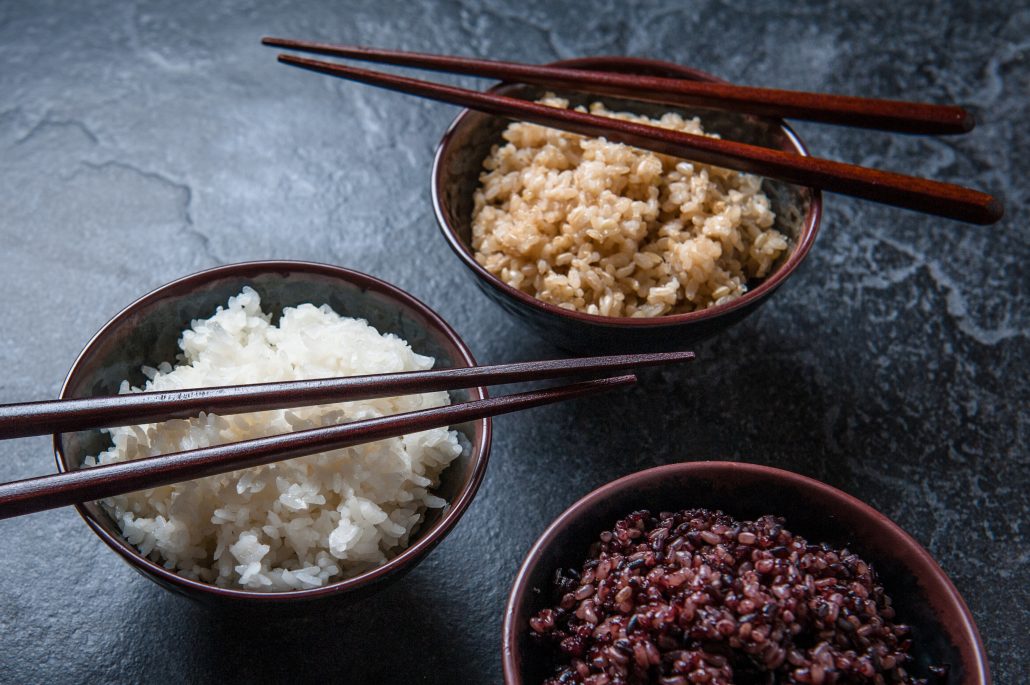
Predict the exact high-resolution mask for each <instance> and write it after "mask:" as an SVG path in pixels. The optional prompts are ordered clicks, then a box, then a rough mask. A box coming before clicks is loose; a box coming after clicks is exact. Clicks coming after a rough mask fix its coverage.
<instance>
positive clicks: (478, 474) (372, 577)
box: [53, 260, 493, 604]
mask: <svg viewBox="0 0 1030 685" xmlns="http://www.w3.org/2000/svg"><path fill="white" fill-rule="evenodd" d="M277 271H278V272H302V273H307V274H316V275H322V276H329V277H332V278H335V279H338V280H341V281H345V282H348V283H351V284H354V285H357V286H359V287H360V288H362V290H372V291H375V292H377V293H380V294H383V295H385V296H387V297H388V298H390V299H391V300H394V301H396V302H399V303H401V304H403V305H405V306H406V307H408V308H410V309H411V310H413V311H415V312H416V313H417V314H419V315H420V316H422V317H424V318H425V319H426V320H427V321H428V322H429V324H430V326H432V327H435V328H436V329H437V331H438V332H440V333H442V334H443V337H444V339H445V340H446V342H447V343H448V344H449V345H450V346H451V347H452V348H453V350H454V352H455V356H456V360H457V361H463V362H464V363H465V364H467V365H468V366H476V360H475V357H473V356H472V352H471V351H470V350H469V348H468V346H467V345H466V344H465V342H464V341H463V340H462V339H461V337H460V336H459V335H458V334H457V333H456V332H455V331H454V329H453V328H451V326H450V325H449V324H448V323H447V322H446V321H444V320H443V319H442V318H441V317H440V315H439V314H437V313H436V312H435V311H433V310H432V309H431V308H430V307H429V306H428V305H426V304H425V303H423V302H422V301H421V300H418V299H417V298H415V297H414V296H413V295H411V294H409V293H407V292H405V291H404V290H401V289H400V288H398V287H397V286H395V285H393V284H391V283H387V282H386V281H384V280H381V279H379V278H376V277H374V276H370V275H368V274H365V273H362V272H360V271H354V270H352V269H346V268H343V267H338V266H332V265H330V264H322V263H318V262H310V261H294V260H255V261H246V262H236V263H233V264H224V265H221V266H216V267H213V268H210V269H205V270H203V271H198V272H196V273H192V274H189V275H186V276H182V277H180V278H177V279H175V280H173V281H171V282H169V283H166V284H164V285H161V286H159V287H158V288H156V289H154V290H152V291H150V292H148V293H147V294H145V295H143V296H142V297H139V298H138V299H136V300H134V301H133V302H132V303H131V304H129V305H127V306H126V307H124V308H123V309H122V310H121V311H120V312H119V313H118V314H116V315H115V316H114V317H113V318H112V319H111V320H110V321H108V322H107V323H106V324H104V325H103V326H102V327H101V328H100V330H98V331H97V332H96V333H95V334H94V335H93V336H92V337H91V338H90V340H89V342H88V343H86V345H85V347H83V349H82V351H81V352H80V353H79V354H78V356H77V357H76V358H75V361H74V362H73V363H72V366H71V368H70V369H69V371H68V375H67V376H66V377H65V380H64V383H63V384H62V386H61V394H60V398H61V399H65V398H66V397H67V395H68V392H69V388H70V386H71V384H72V382H73V380H75V379H76V376H77V375H78V374H79V373H81V372H82V368H81V365H82V364H83V362H84V360H85V358H86V357H87V356H88V354H89V353H90V352H91V351H92V350H93V347H94V346H95V345H96V344H97V343H98V342H99V341H100V340H102V339H103V338H105V337H106V336H108V335H110V334H111V333H112V332H113V331H114V330H115V329H117V328H119V327H120V326H122V325H123V324H125V322H126V320H127V319H129V318H130V317H132V316H134V315H135V314H136V312H137V311H138V310H139V309H141V308H143V307H146V306H149V305H152V304H154V303H156V302H158V301H160V300H161V299H164V298H166V297H168V296H171V295H181V292H182V291H184V290H185V291H186V292H192V291H193V290H194V289H196V288H197V287H198V286H202V285H204V284H206V283H209V282H212V281H215V280H218V279H220V278H223V277H228V276H239V277H240V278H241V279H246V278H248V277H253V276H254V275H257V274H263V273H268V272H277ZM469 390H470V393H471V395H472V399H484V398H486V397H487V391H486V388H484V387H476V388H470V389H469ZM475 426H476V429H475V433H474V436H473V438H474V439H473V440H472V441H471V443H472V445H471V448H470V449H471V450H472V453H471V457H470V458H471V459H472V460H473V464H472V473H471V475H470V477H469V479H468V480H467V481H466V482H465V483H464V485H463V486H462V488H461V490H460V492H459V493H458V496H457V497H455V498H454V500H453V501H452V502H450V503H449V506H448V509H447V511H445V512H444V513H443V515H442V516H441V517H440V519H439V520H438V521H437V522H436V523H435V524H434V525H433V526H432V527H431V528H429V529H428V530H426V531H424V534H423V535H420V536H419V538H418V539H417V540H416V541H415V542H414V543H413V544H411V545H410V546H408V547H406V548H405V549H404V550H402V551H401V552H400V553H399V554H398V555H397V556H395V557H393V558H391V559H390V560H388V561H387V562H386V563H385V564H383V565H382V566H379V567H377V568H374V569H372V570H370V571H366V572H365V573H362V574H359V575H357V576H354V577H352V578H346V579H343V580H339V581H336V582H332V583H329V584H327V585H323V586H321V587H317V588H309V589H305V590H287V591H283V592H256V591H252V590H242V589H234V588H223V587H218V586H216V585H212V584H210V583H205V582H202V581H198V580H192V579H190V578H186V577H184V576H181V575H179V574H177V573H175V572H174V571H171V570H168V569H166V568H164V567H163V566H161V565H160V564H158V563H156V562H154V561H152V560H150V559H148V558H146V557H144V556H143V555H141V554H140V553H139V552H138V551H137V550H136V548H135V547H134V546H132V545H131V544H129V543H128V542H127V541H125V540H123V539H122V538H121V536H118V535H112V534H111V533H109V532H108V531H107V530H106V529H105V528H104V527H103V526H102V525H101V524H100V522H99V521H98V520H97V519H96V518H95V517H94V516H93V514H92V513H90V512H89V510H87V509H86V508H85V506H84V505H83V504H76V505H75V509H76V511H78V513H79V516H81V517H82V519H83V520H84V521H85V522H86V524H87V525H88V526H89V527H90V528H91V529H92V530H93V532H94V533H96V535H97V536H98V537H100V539H101V540H103V541H104V542H105V543H106V544H107V546H108V547H110V548H111V549H113V550H114V551H115V552H117V553H118V554H119V556H121V557H122V559H123V560H125V561H126V562H128V563H129V565H130V566H132V567H133V568H135V569H137V570H139V571H142V572H143V573H144V574H145V575H148V576H151V577H153V578H152V579H154V580H158V579H159V580H162V581H165V582H167V583H170V584H171V585H173V586H174V587H175V588H176V589H178V590H180V591H183V592H184V593H185V594H187V595H192V594H196V593H200V594H202V595H214V596H216V597H219V598H228V599H232V600H248V601H253V602H260V603H266V604H275V603H282V602H288V601H290V600H304V599H314V598H323V597H329V596H336V595H341V594H345V593H347V592H351V591H353V590H357V589H358V588H361V587H365V586H369V585H372V584H375V583H376V582H378V581H380V580H382V579H383V578H384V577H386V576H388V575H390V574H392V573H393V572H395V571H398V570H401V569H405V568H408V567H409V566H411V565H413V564H414V562H416V561H417V560H418V559H419V558H420V557H421V556H422V555H423V554H424V553H426V552H428V551H429V550H431V549H432V548H433V547H434V546H435V545H436V544H437V543H438V542H440V540H442V539H443V538H444V537H445V536H446V535H447V534H448V533H449V532H450V531H451V529H452V528H454V526H455V525H456V524H457V522H458V520H459V519H460V518H461V517H462V515H463V514H464V513H465V511H466V510H467V509H468V507H469V505H470V504H471V503H472V500H473V499H474V498H475V495H476V493H477V491H478V490H479V487H480V485H481V484H482V482H483V478H484V476H485V474H486V467H487V463H488V462H489V458H490V446H491V442H492V437H493V423H492V421H491V420H490V419H489V418H486V419H481V420H479V421H476V422H475ZM61 438H62V434H56V435H54V438H53V448H54V458H55V460H56V462H57V469H58V471H59V472H62V473H63V472H65V471H67V470H69V469H68V465H67V464H66V462H65V455H64V448H63V447H64V446H63V442H62V439H61Z"/></svg>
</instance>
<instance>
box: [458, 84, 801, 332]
mask: <svg viewBox="0 0 1030 685" xmlns="http://www.w3.org/2000/svg"><path fill="white" fill-rule="evenodd" d="M541 102H543V103H544V104H547V105H551V106H554V107H567V106H568V102H567V101H566V100H563V99H560V98H556V97H553V96H548V97H547V98H544V99H543V100H541ZM580 109H582V108H580ZM590 112H591V113H592V114H598V115H603V116H610V117H614V118H618V119H627V120H631V121H636V122H640V123H649V124H655V125H658V126H661V127H664V128H669V129H673V130H677V131H684V132H686V133H695V134H704V131H703V130H702V129H701V124H700V122H699V120H698V119H697V118H694V119H684V118H683V117H682V116H680V115H679V114H674V113H667V114H665V115H663V116H662V118H661V119H649V118H647V117H645V116H638V115H634V114H629V113H613V112H610V111H608V110H607V109H605V108H604V106H603V105H602V104H601V103H599V102H595V103H594V104H592V105H591V106H590ZM706 135H708V134H706ZM504 139H505V140H507V141H508V142H507V144H505V145H501V146H494V147H493V149H492V150H491V153H490V156H489V157H487V158H486V160H484V162H483V168H484V169H485V171H484V172H483V173H482V174H481V175H480V187H479V188H478V189H477V190H476V193H475V206H474V208H473V223H472V245H473V248H474V249H475V251H476V260H477V261H478V262H479V263H480V264H481V265H483V266H484V267H485V268H486V269H488V270H489V271H490V272H491V273H493V274H494V275H496V276H498V277H499V278H500V279H501V280H503V281H504V282H505V283H507V284H509V285H511V286H512V287H515V288H518V289H519V290H522V291H524V292H526V293H529V294H530V295H533V296H534V297H536V298H538V299H540V300H542V301H544V302H548V303H550V304H554V305H557V306H559V307H563V308H565V309H574V310H577V311H581V312H586V313H588V314H598V315H601V316H633V317H649V316H661V315H663V314H675V313H681V312H689V311H694V310H697V309H704V308H706V307H711V306H714V305H718V304H722V303H723V302H727V301H729V300H732V299H734V298H736V297H739V296H741V295H742V294H744V292H745V291H746V290H747V284H748V281H749V280H751V279H756V278H762V277H764V276H766V275H767V274H769V273H770V271H771V270H772V269H773V268H774V266H775V265H776V264H777V261H778V260H779V259H780V257H781V256H783V255H784V253H785V252H786V251H787V249H788V248H789V246H790V241H789V240H788V238H787V236H785V235H783V234H782V233H780V232H779V231H777V230H776V229H775V228H773V224H774V222H775V218H776V217H775V215H774V213H773V211H772V208H771V205H770V202H769V198H768V197H767V196H766V195H765V193H763V192H762V189H761V185H762V180H761V178H759V177H758V176H752V175H750V174H742V173H738V172H736V171H730V170H728V169H723V168H720V167H714V166H709V165H706V164H699V163H693V162H688V161H686V160H683V159H679V158H676V157H670V156H668V155H662V154H658V153H656V152H650V151H647V150H641V149H638V148H634V147H630V146H627V145H621V144H615V143H609V142H607V141H606V140H604V139H603V138H586V137H583V136H580V135H576V134H573V133H567V132H565V131H559V130H557V129H552V128H546V127H543V126H538V125H535V124H528V123H523V122H517V123H513V124H511V125H510V126H508V128H507V129H505V131H504Z"/></svg>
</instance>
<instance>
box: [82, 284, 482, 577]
mask: <svg viewBox="0 0 1030 685" xmlns="http://www.w3.org/2000/svg"><path fill="white" fill-rule="evenodd" d="M179 346H180V347H181V349H182V355H181V357H180V363H179V364H178V365H177V366H175V367H174V368H173V367H172V366H171V365H170V364H167V363H163V364H161V365H160V366H159V367H158V368H157V369H153V368H146V367H144V372H145V373H146V374H147V376H148V377H149V379H150V380H149V381H147V383H146V385H145V387H143V388H130V387H129V384H128V383H127V382H123V384H122V389H121V392H123V393H125V392H139V391H141V390H180V389H183V388H199V387H206V386H216V385H236V384H243V383H258V382H273V381H289V380H303V379H311V378H325V377H329V376H349V375H356V374H366V373H390V372H396V371H416V370H422V369H429V368H431V367H432V366H433V359H432V358H431V357H424V356H421V355H418V354H415V353H414V352H413V351H412V350H411V347H410V346H408V344H407V343H406V342H405V341H403V340H401V339H400V338H398V337H397V336H395V335H390V334H387V335H381V334H380V333H379V332H378V331H376V330H375V329H374V328H372V327H371V326H369V325H368V323H366V322H365V321H362V320H359V319H350V318H345V317H342V316H340V315H338V314H337V313H336V312H334V311H333V310H332V309H330V308H329V307H328V306H325V305H323V306H322V307H315V306H313V305H310V304H303V305H300V306H299V307H287V308H286V309H285V310H284V311H283V315H282V317H281V319H280V321H279V324H278V325H277V326H276V325H272V323H271V315H270V314H265V313H263V312H262V310H261V302H260V298H259V296H258V294H257V293H256V292H255V291H254V290H252V289H250V288H244V290H243V292H242V293H240V294H239V295H238V296H236V297H233V298H231V299H230V300H229V303H228V306H227V307H225V308H222V307H219V309H218V311H217V313H215V315H214V316H212V317H211V318H210V319H205V320H199V321H194V322H193V325H192V327H191V328H190V329H189V330H187V331H185V332H184V333H183V334H182V338H181V339H180V341H179ZM448 403H449V399H448V396H447V393H446V392H436V393H427V394H422V395H406V396H403V397H386V398H379V399H367V400H356V401H353V402H343V403H339V404H333V405H323V406H315V407H296V408H293V409H279V410H273V411H264V412H257V413H251V414H237V415H234V416H224V417H222V416H216V415H214V414H201V415H200V416H199V417H198V418H192V419H189V420H175V421H165V422H163V423H156V424H148V425H142V426H126V427H121V428H112V429H110V430H109V432H110V434H111V438H112V440H113V442H114V445H113V446H112V447H111V448H110V449H108V450H106V451H105V452H102V453H101V454H100V455H99V456H97V457H96V458H95V459H94V458H92V457H89V458H87V459H86V460H85V462H84V466H94V465H96V464H98V463H100V464H111V463H115V462H121V461H126V460H129V459H140V458H143V457H149V456H155V455H158V454H167V453H170V452H178V451H181V450H189V449H195V448H198V447H207V446H209V445H219V444H223V443H228V442H237V441H239V440H246V439H250V438H256V437H263V436H267V435H274V434H279V433H286V432H290V431H297V430H304V429H307V428H316V427H319V426H324V425H334V424H339V423H347V422H350V421H356V420H360V419H369V418H374V417H379V416H385V415H388V414H397V413H400V412H406V411H413V410H416V409H423V408H431V407H438V406H443V405H446V404H448ZM461 451H462V446H461V445H460V444H459V442H458V434H457V433H456V432H455V431H450V430H448V429H446V428H437V429H433V430H429V431H425V432H422V433H416V434H412V435H406V436H403V437H398V438H390V439H387V440H380V441H378V442H374V443H370V444H367V445H358V446H355V447H348V448H345V449H340V450H333V451H331V452H324V453H321V454H314V455H311V456H308V457H301V458H298V459H290V460H288V461H283V462H279V463H276V464H269V465H267V466H260V467H257V468H252V469H246V470H241V471H235V472H232V473H227V474H223V475H220V476H211V477H208V478H202V479H199V480H194V481H190V482H187V483H176V484H174V485H167V486H163V487H159V488H153V489H151V490H144V491H141V492H133V493H129V494H127V495H119V496H117V497H111V498H108V499H106V500H104V501H103V505H104V507H105V509H107V511H108V512H109V513H110V515H111V517H112V518H113V519H114V520H115V522H116V523H117V524H118V526H119V527H120V528H121V531H122V534H123V535H124V536H125V538H126V540H128V542H129V543H130V544H132V545H134V546H136V547H137V548H138V549H139V551H140V553H141V554H143V555H144V556H147V557H150V558H151V559H153V560H154V561H156V562H158V563H160V564H163V565H164V567H165V568H168V569H170V570H173V571H175V572H176V573H179V574H180V575H183V576H185V577H187V578H193V579H196V580H201V581H204V582H208V583H214V584H215V585H219V586H222V587H237V588H244V589H247V590H258V591H271V592H274V591H282V590H303V589H307V588H313V587H319V586H322V585H325V584H326V583H328V582H331V581H334V580H340V579H342V578H346V577H350V576H354V575H356V574H358V573H361V572H363V571H366V570H369V569H371V568H375V567H376V566H380V565H382V564H384V563H385V562H386V561H387V560H388V559H389V558H391V557H392V556H394V555H395V554H397V553H398V552H399V551H401V550H402V549H404V548H405V547H407V546H408V543H409V541H410V540H411V537H412V535H413V534H414V532H415V531H416V529H417V528H418V526H419V524H420V523H421V522H422V519H423V515H424V513H425V510H426V509H427V508H440V507H443V506H445V505H446V502H445V501H444V500H442V499H441V498H439V497H437V496H435V495H433V494H432V493H431V491H430V490H431V488H432V487H434V486H435V485H436V484H437V483H438V480H439V475H440V472H441V471H443V469H445V468H446V467H447V465H448V464H449V463H450V462H451V461H452V460H454V459H455V458H456V457H457V456H458V455H460V454H461Z"/></svg>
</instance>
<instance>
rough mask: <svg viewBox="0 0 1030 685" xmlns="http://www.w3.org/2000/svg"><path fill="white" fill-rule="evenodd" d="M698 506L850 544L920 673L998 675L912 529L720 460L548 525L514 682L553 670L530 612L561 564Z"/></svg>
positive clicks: (518, 623)
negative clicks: (903, 629)
mask: <svg viewBox="0 0 1030 685" xmlns="http://www.w3.org/2000/svg"><path fill="white" fill-rule="evenodd" d="M697 507H703V508H707V509H720V510H722V511H723V512H725V513H726V514H728V515H730V516H732V517H734V518H736V519H738V520H754V519H755V518H757V517H759V516H762V515H765V514H774V515H778V516H783V517H785V518H786V528H787V529H788V530H790V531H792V532H793V533H795V534H796V535H800V536H802V537H804V538H805V539H806V540H808V541H809V542H811V543H820V542H828V543H830V544H831V545H833V546H834V547H837V548H840V547H847V548H848V549H849V550H851V551H852V552H854V553H856V554H858V555H859V556H860V557H862V559H864V560H865V561H867V562H869V563H870V564H872V566H873V567H874V568H875V569H876V572H877V574H878V575H879V579H880V582H881V583H882V584H883V586H884V588H885V590H886V591H887V594H888V595H889V596H890V597H891V598H892V599H893V600H894V601H893V606H894V608H895V610H896V612H897V621H898V622H900V623H906V624H908V625H910V626H911V627H912V639H913V643H914V646H913V649H912V652H911V654H912V657H913V664H912V666H911V667H910V668H908V669H907V670H908V671H909V672H910V673H912V674H914V675H915V676H917V677H927V676H928V675H929V671H928V668H929V667H930V666H931V665H934V666H945V665H946V666H948V667H949V668H950V672H949V677H948V679H947V682H948V683H950V684H951V685H958V684H960V683H961V684H962V685H987V684H988V683H990V682H991V678H990V673H989V671H988V666H987V657H986V653H985V651H984V648H983V643H982V642H981V640H980V634H979V632H978V631H977V628H976V624H975V622H974V621H973V618H972V616H971V615H970V613H969V609H968V608H967V607H966V604H965V602H964V601H963V600H962V597H961V596H960V595H959V593H958V591H957V590H956V589H955V586H954V585H953V584H952V583H951V581H950V580H949V579H948V577H947V576H946V575H945V574H944V571H942V570H941V568H940V566H938V565H937V563H936V562H935V561H934V560H933V558H932V557H931V556H930V555H929V553H928V552H927V551H926V550H925V549H923V547H922V546H920V544H919V543H918V542H916V541H915V540H914V539H913V538H912V537H911V536H909V535H908V534H907V533H906V532H905V531H903V530H902V529H901V528H899V527H898V526H897V525H896V524H895V523H893V522H892V521H891V520H890V519H888V518H887V517H886V516H884V515H883V514H881V513H880V512H878V511H876V510H875V509H873V508H872V507H870V506H868V505H867V504H864V503H863V502H861V501H859V500H857V499H855V498H854V497H852V496H850V495H848V494H846V493H844V492H841V491H840V490H837V489H835V488H833V487H830V486H829V485H826V484H825V483H820V482H819V481H816V480H812V479H811V478H806V477H804V476H801V475H798V474H796V473H791V472H790V471H783V470H780V469H775V468H770V467H767V466H758V465H754V464H744V463H738V462H718V461H711V462H692V463H680V464H671V465H668V466H660V467H657V468H653V469H648V470H645V471H640V472H637V473H633V474H631V475H629V476H626V477H624V478H621V479H619V480H616V481H614V482H611V483H608V484H607V485H604V486H602V487H600V488H598V489H597V490H594V491H593V492H591V493H590V494H589V495H587V496H586V497H584V498H582V499H581V500H579V501H578V502H576V503H575V504H573V505H572V506H571V507H569V509H567V510H566V511H565V512H564V513H563V514H562V515H561V516H559V517H558V518H557V519H556V520H555V521H554V523H552V524H551V525H550V527H548V529H547V530H546V531H545V532H544V534H543V535H542V536H541V537H540V539H539V540H537V542H536V543H535V544H534V545H533V548H532V549H531V550H530V552H529V555H528V556H527V558H526V560H525V562H524V563H523V565H522V568H521V569H520V570H519V573H518V576H517V577H516V578H515V582H514V585H513V586H512V589H511V593H510V595H509V597H508V606H507V611H506V613H505V616H504V628H503V645H502V646H503V654H502V659H503V667H504V679H505V682H506V683H507V684H508V685H521V684H522V683H527V684H528V683H532V684H533V685H536V684H537V683H541V682H543V681H544V679H545V678H547V677H549V676H550V675H552V674H553V669H554V666H555V664H554V663H553V658H554V657H553V654H551V653H550V652H548V651H547V650H546V649H545V648H544V647H542V646H541V645H539V644H538V643H536V641H535V640H531V639H530V635H529V634H530V630H531V629H530V628H529V619H530V618H531V617H532V616H534V615H535V614H536V613H537V612H539V611H540V610H541V609H543V608H545V607H546V606H549V605H550V600H551V597H552V591H551V587H552V586H551V583H552V582H553V579H554V574H555V572H556V571H557V570H558V569H561V568H574V569H577V570H578V569H579V568H581V567H582V564H583V561H584V560H585V559H586V557H587V553H588V548H589V547H590V545H591V544H592V543H593V542H594V541H596V540H597V539H598V536H599V535H600V534H601V533H602V532H603V531H605V530H611V528H612V526H613V525H614V524H615V522H616V521H617V520H619V519H621V518H624V517H625V516H627V515H628V514H630V513H631V512H633V511H636V510H639V509H649V510H650V511H652V512H653V513H657V512H659V511H679V510H681V509H687V508H697ZM931 682H932V681H931Z"/></svg>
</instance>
